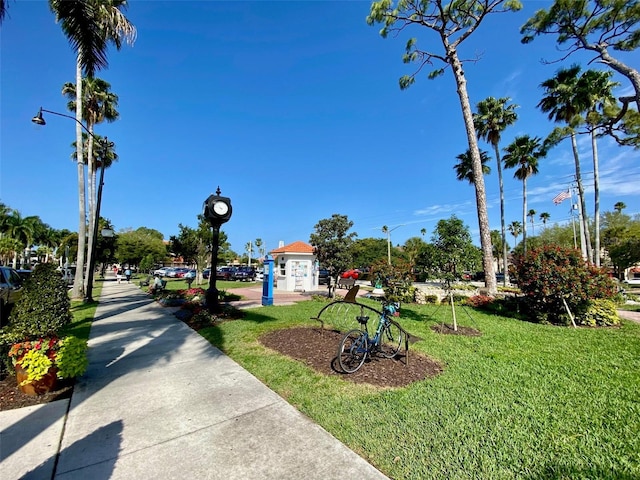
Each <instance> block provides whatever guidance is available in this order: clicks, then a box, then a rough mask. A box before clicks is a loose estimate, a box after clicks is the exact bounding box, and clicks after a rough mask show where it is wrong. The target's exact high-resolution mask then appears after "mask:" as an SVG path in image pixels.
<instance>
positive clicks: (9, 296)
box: [0, 267, 22, 326]
mask: <svg viewBox="0 0 640 480" xmlns="http://www.w3.org/2000/svg"><path fill="white" fill-rule="evenodd" d="M21 296H22V279H21V278H20V275H18V272H16V271H15V270H14V269H13V268H10V267H0V326H4V325H6V324H7V323H9V314H10V313H11V310H12V309H13V306H14V305H15V303H16V302H17V301H18V299H19V298H20V297H21Z"/></svg>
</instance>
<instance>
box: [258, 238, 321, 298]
mask: <svg viewBox="0 0 640 480" xmlns="http://www.w3.org/2000/svg"><path fill="white" fill-rule="evenodd" d="M269 253H270V254H271V256H273V260H274V267H273V269H274V271H275V272H274V273H275V275H274V278H275V281H276V289H277V290H283V291H286V292H307V291H313V290H316V289H317V287H318V272H317V268H316V256H315V254H314V253H313V247H312V246H311V245H309V244H308V243H304V242H301V241H298V242H293V243H290V244H289V245H285V246H283V247H279V248H276V249H275V250H271V251H270V252H269Z"/></svg>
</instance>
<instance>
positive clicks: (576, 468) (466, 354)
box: [200, 286, 640, 480]
mask: <svg viewBox="0 0 640 480" xmlns="http://www.w3.org/2000/svg"><path fill="white" fill-rule="evenodd" d="M219 288H224V287H222V286H219ZM323 305H324V303H323V302H322V301H319V300H314V301H307V302H302V303H299V304H297V305H294V306H283V307H275V306H274V307H263V308H259V309H254V310H248V311H247V315H246V318H244V319H242V320H236V321H232V322H224V323H222V324H220V325H218V326H216V327H212V328H209V329H206V330H201V331H200V333H201V334H202V335H203V336H205V338H207V339H209V340H210V341H211V342H212V343H213V344H215V345H216V346H218V347H219V348H221V349H222V350H223V351H225V352H226V353H227V354H228V355H229V356H230V357H231V358H233V359H234V360H236V361H237V362H238V363H240V364H241V365H242V366H244V367H245V368H246V369H248V370H249V371H250V372H251V373H253V374H254V375H255V376H257V377H258V378H259V379H260V380H262V381H263V382H264V383H265V384H266V385H268V386H269V387H270V388H272V389H273V390H274V391H276V392H278V393H279V394H280V395H281V396H283V397H284V398H285V399H287V401H289V402H290V403H291V404H293V405H294V406H296V407H297V408H298V409H299V410H300V411H301V412H303V413H304V414H305V415H308V416H309V417H310V418H311V419H313V420H314V421H315V422H317V423H318V424H320V425H321V426H322V427H324V428H325V429H326V430H328V431H329V432H330V433H331V434H333V435H334V436H335V437H337V438H338V439H340V440H341V441H342V442H344V443H345V444H346V445H348V446H349V447H350V448H351V449H353V450H354V451H356V452H357V453H359V454H360V455H361V456H362V457H364V458H365V459H366V460H367V461H369V462H370V463H371V464H373V465H374V466H376V467H377V468H379V469H380V470H381V471H382V472H384V473H385V474H386V475H388V476H389V477H391V478H395V479H409V478H411V479H413V478H415V479H429V478H433V479H443V478H447V479H469V478H478V479H516V478H518V479H547V478H558V479H560V478H562V479H565V478H566V479H580V478H584V479H587V478H592V479H593V478H598V479H601V478H610V479H618V480H619V479H632V478H634V479H637V478H640V325H637V324H634V323H631V322H626V321H623V324H622V327H621V328H603V329H589V328H579V329H572V328H566V327H555V326H550V325H539V324H533V323H527V322H522V321H518V320H514V319H510V318H504V317H498V316H492V315H487V314H484V313H481V312H478V311H475V310H469V309H468V310H466V312H467V313H470V315H467V313H465V311H463V310H462V309H461V308H458V315H457V316H458V322H459V324H461V325H465V326H470V327H474V328H476V329H478V330H480V331H481V332H482V336H481V337H459V336H452V335H440V334H436V333H434V332H433V331H432V330H431V329H430V327H431V326H432V325H434V324H436V323H438V322H441V321H446V322H447V323H449V322H450V321H451V312H450V310H447V309H446V308H444V307H443V308H440V309H437V307H434V306H414V305H404V306H403V308H402V317H401V318H400V322H401V324H402V325H403V326H404V327H405V328H406V329H407V330H408V331H409V332H410V333H411V334H413V335H416V336H418V337H420V338H421V340H420V341H418V342H417V343H415V344H413V345H412V347H411V348H412V349H413V351H414V352H416V351H417V352H421V353H423V354H425V355H429V356H430V357H432V358H434V359H436V360H438V361H439V362H441V363H442V364H443V365H444V372H443V373H442V374H441V375H439V376H438V377H436V378H432V379H428V380H424V381H421V382H417V383H414V384H412V385H410V386H408V387H405V388H397V389H377V388H374V387H372V386H367V385H362V384H360V385H356V384H353V383H351V382H348V381H346V380H343V379H342V378H341V377H340V376H339V375H336V376H331V377H329V376H324V375H321V374H318V373H316V372H314V371H313V370H311V369H310V368H308V367H307V366H305V365H304V364H302V363H301V362H298V361H295V360H292V359H290V358H287V357H285V356H283V355H280V354H278V353H276V352H274V351H271V350H268V349H266V348H265V347H263V346H262V345H261V344H260V343H259V342H258V337H259V336H260V335H261V334H263V333H266V332H269V331H272V330H276V329H281V328H288V327H293V326H300V325H310V326H311V325H313V326H317V325H318V324H317V322H314V321H311V320H309V318H310V317H313V316H315V315H316V314H317V313H318V311H319V310H320V309H321V308H322V306H323ZM436 309H437V310H436ZM336 347H337V345H336ZM327 361H328V362H330V361H331V359H330V358H327ZM363 368H367V364H365V365H364V367H363Z"/></svg>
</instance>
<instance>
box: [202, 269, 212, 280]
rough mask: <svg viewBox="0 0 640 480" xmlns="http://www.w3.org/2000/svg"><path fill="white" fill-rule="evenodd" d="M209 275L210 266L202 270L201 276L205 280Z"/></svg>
mask: <svg viewBox="0 0 640 480" xmlns="http://www.w3.org/2000/svg"><path fill="white" fill-rule="evenodd" d="M210 275H211V269H210V268H205V269H204V270H203V271H202V278H204V279H205V280H207V279H208V278H209V276H210Z"/></svg>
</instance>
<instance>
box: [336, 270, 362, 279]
mask: <svg viewBox="0 0 640 480" xmlns="http://www.w3.org/2000/svg"><path fill="white" fill-rule="evenodd" d="M359 276H360V270H358V269H357V268H352V269H351V270H347V271H346V272H344V273H343V274H342V275H340V277H341V278H353V279H354V280H357V279H358V277H359Z"/></svg>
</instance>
